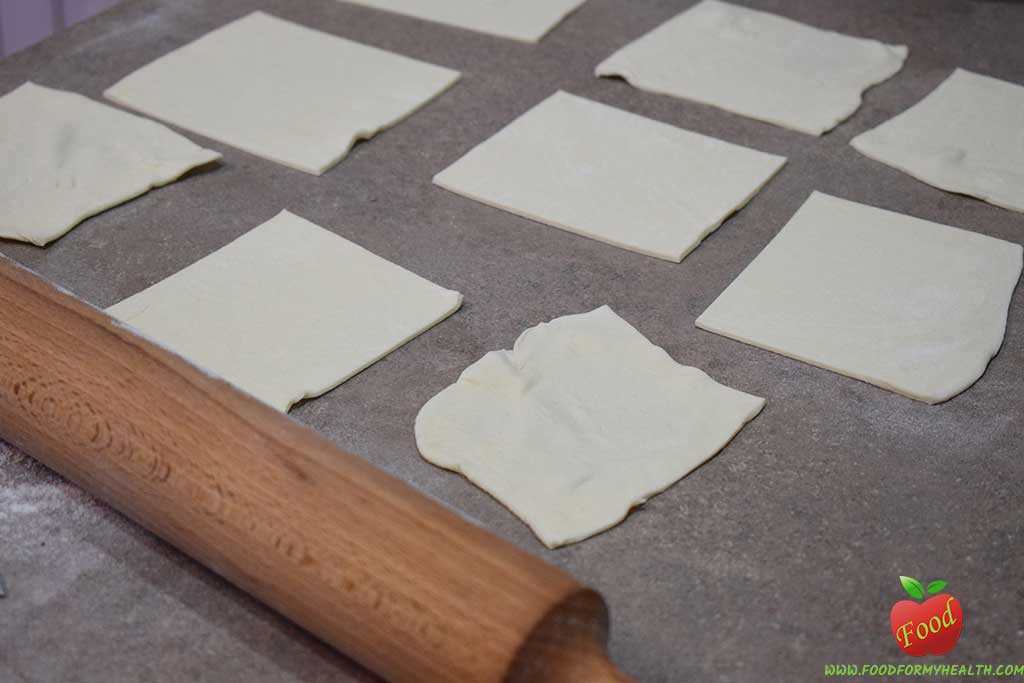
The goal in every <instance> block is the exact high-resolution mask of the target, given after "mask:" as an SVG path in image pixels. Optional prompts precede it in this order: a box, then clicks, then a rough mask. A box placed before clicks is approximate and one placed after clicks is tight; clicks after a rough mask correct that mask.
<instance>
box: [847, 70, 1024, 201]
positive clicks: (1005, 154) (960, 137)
mask: <svg viewBox="0 0 1024 683" xmlns="http://www.w3.org/2000/svg"><path fill="white" fill-rule="evenodd" d="M850 144H851V145H853V146H854V147H855V148H856V149H857V151H859V152H860V153H861V154H864V155H865V156H868V157H871V158H872V159H874V160H876V161H880V162H882V163H883V164H888V165H889V166H892V167H894V168H898V169H899V170H901V171H903V172H904V173H908V174H910V175H912V176H913V177H915V178H917V179H918V180H921V181H924V182H926V183H928V184H929V185H934V186H935V187H938V188H941V189H943V190H949V191H950V192H960V193H962V194H968V195H971V196H972V197H978V198H979V199H984V200H985V201H987V202H989V203H991V204H995V205H996V206H1001V207H1003V208H1004V209H1012V210H1014V211H1024V86H1021V85H1018V84H1016V83H1009V82H1007V81H1001V80H999V79H998V78H991V77H989V76H983V75H981V74H976V73H972V72H970V71H966V70H964V69H957V70H956V71H954V72H953V73H952V74H951V75H950V76H949V78H947V79H946V80H945V81H943V82H942V84H941V85H939V87H937V88H936V89H935V90H933V91H932V92H931V93H930V94H929V95H928V96H927V97H925V98H924V99H923V100H921V101H920V102H918V103H917V104H915V105H914V106H913V107H911V108H910V109H907V110H906V111H905V112H903V113H902V114H899V115H898V116H896V117H895V118H892V119H890V120H889V121H886V122H885V123H883V124H882V125H880V126H878V127H877V128H874V129H872V130H869V131H867V132H866V133H862V134H861V135H858V136H857V137H855V138H854V139H853V140H852V141H851V142H850Z"/></svg>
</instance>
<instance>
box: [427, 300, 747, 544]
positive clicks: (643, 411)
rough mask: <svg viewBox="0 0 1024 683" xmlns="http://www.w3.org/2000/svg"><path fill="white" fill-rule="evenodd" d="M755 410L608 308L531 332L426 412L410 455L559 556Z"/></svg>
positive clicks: (482, 363)
mask: <svg viewBox="0 0 1024 683" xmlns="http://www.w3.org/2000/svg"><path fill="white" fill-rule="evenodd" d="M763 406H764V399H761V398H758V397H756V396H751V395H750V394H745V393H743V392H741V391H736V390H735V389H730V388H728V387H725V386H722V385H721V384H718V383H717V382H715V381H714V380H712V379H711V378H710V377H708V376H707V375H706V374H704V373H703V372H701V371H700V370H698V369H697V368H692V367H687V366H684V365H680V364H678V363H676V362H675V361H674V360H672V358H671V357H670V356H669V355H668V354H667V353H666V352H665V351H664V350H663V349H661V348H659V347H657V346H655V345H654V344H652V343H651V342H649V341H647V339H646V338H645V337H644V336H643V335H642V334H640V333H639V332H638V331H637V330H636V329H634V328H633V327H632V326H630V325H629V323H627V322H625V321H624V320H622V318H620V317H618V316H617V315H615V313H614V312H613V311H612V310H611V309H610V308H608V307H607V306H604V307H602V308H599V309H597V310H595V311H592V312H590V313H584V314H581V315H568V316H565V317H562V318H557V319H555V320H552V321H551V322H550V323H545V324H542V325H538V326H537V327H534V328H531V329H529V330H527V331H526V332H524V333H523V334H522V335H521V336H520V337H519V339H518V340H516V343H515V348H514V349H513V350H512V351H494V352H491V353H488V354H487V355H486V356H484V357H483V358H482V359H480V360H479V361H477V362H476V363H474V364H473V365H471V366H469V367H468V368H466V370H465V371H464V372H463V373H462V376H461V377H459V381H458V382H456V383H455V384H453V385H451V386H450V387H448V388H447V389H445V390H444V391H442V392H441V393H439V394H438V395H437V396H435V397H434V398H432V399H431V400H430V401H429V402H428V403H427V404H426V405H425V406H423V409H422V410H421V411H420V413H419V415H418V416H417V418H416V444H417V446H418V447H419V450H420V453H421V454H422V455H423V457H424V458H426V459H427V460H429V461H430V462H432V463H434V464H436V465H439V466H441V467H445V468H447V469H450V470H454V471H456V472H461V473H462V474H464V475H465V476H466V477H467V478H469V479H470V480H471V481H472V482H473V483H475V484H476V485H478V486H480V487H481V488H483V489H484V490H486V491H487V492H488V493H490V494H491V495H493V496H494V497H495V498H497V499H498V500H499V501H501V502H502V503H503V504H505V505H506V506H507V507H508V508H509V509H511V510H512V512H514V513H515V514H516V515H517V516H518V517H519V518H520V519H522V520H523V521H524V522H526V524H528V525H529V526H530V528H531V529H533V531H534V533H535V534H537V536H538V537H539V538H540V540H541V541H543V542H544V543H545V544H546V545H547V546H548V547H551V548H555V547H558V546H561V545H565V544H568V543H574V542H576V541H581V540H583V539H585V538H588V537H589V536H592V535H594V534H596V533H599V532H601V531H604V530H605V529H608V528H610V527H612V526H614V525H616V524H618V523H619V522H621V521H622V520H623V519H624V518H625V517H626V515H627V514H628V512H629V510H630V509H631V508H632V507H633V506H635V505H639V504H640V503H643V502H644V501H646V500H647V499H648V498H650V497H651V496H653V495H654V494H656V493H658V492H660V491H663V490H665V489H666V488H668V487H669V486H671V485H672V484H673V483H675V482H676V481H678V480H679V479H680V478H681V477H683V476H684V475H686V474H687V473H688V472H690V471H691V470H693V469H694V468H695V467H697V466H698V465H700V464H701V463H702V462H704V461H705V460H707V459H708V458H710V457H711V456H713V455H714V454H715V453H717V452H718V451H719V450H720V449H721V448H722V447H724V446H725V445H726V444H727V443H728V442H729V441H730V440H731V439H732V437H733V436H734V435H735V434H736V433H737V432H738V431H739V430H740V429H741V428H742V427H743V425H744V424H746V423H747V422H748V421H750V420H752V419H753V418H754V417H755V416H756V415H757V414H758V413H759V412H760V411H761V408H762V407H763Z"/></svg>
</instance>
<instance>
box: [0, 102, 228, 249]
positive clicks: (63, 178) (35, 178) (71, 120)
mask: <svg viewBox="0 0 1024 683" xmlns="http://www.w3.org/2000/svg"><path fill="white" fill-rule="evenodd" d="M218 158H220V154H218V153H217V152H214V151H211V150H208V149H203V148H202V147H199V146H198V145H195V144H193V143H192V142H190V141H189V140H187V139H186V138H184V137H182V136H181V135H178V134H177V133H175V132H174V131H172V130H171V129H170V128H167V127H166V126H162V125H160V124H159V123H155V122H153V121H150V120H148V119H144V118H142V117H141V116H135V115H134V114H129V113H127V112H123V111H120V110H119V109H115V108H114V107H110V106H107V105H105V104H100V103H99V102H94V101H93V100H90V99H89V98H87V97H83V96H81V95H78V94H75V93H70V92H65V91H63V90H53V89H51V88H44V87H42V86H39V85H36V84H34V83H25V84H24V85H22V86H21V87H19V88H17V89H16V90H14V91H12V92H10V93H8V94H7V95H4V96H3V97H0V237H4V238H8V239H15V240H22V241H24V242H31V243H33V244H37V245H39V246H43V245H45V244H47V243H49V242H51V241H53V240H55V239H57V238H58V237H60V236H61V235H63V234H64V233H66V232H67V231H68V230H71V228H73V227H75V226H76V225H78V224H79V223H80V222H82V221H83V220H85V219H86V218H88V217H89V216H93V215H95V214H98V213H100V212H101V211H105V210H107V209H109V208H111V207H113V206H117V205H118V204H121V203H123V202H126V201H128V200H129V199H133V198H135V197H138V196H139V195H141V194H144V193H145V192H148V191H149V190H150V189H151V188H154V187H159V186H161V185H166V184H167V183H170V182H173V181H174V180H176V179H178V178H179V177H181V175H182V174H183V173H185V172H186V171H188V170H189V169H191V168H195V167H196V166H202V165H203V164H206V163H209V162H211V161H213V160H215V159H218Z"/></svg>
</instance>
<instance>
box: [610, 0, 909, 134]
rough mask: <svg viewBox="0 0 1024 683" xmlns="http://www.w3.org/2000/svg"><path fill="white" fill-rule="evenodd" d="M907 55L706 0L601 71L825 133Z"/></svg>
mask: <svg viewBox="0 0 1024 683" xmlns="http://www.w3.org/2000/svg"><path fill="white" fill-rule="evenodd" d="M907 52H908V51H907V48H906V46H903V45H886V44H884V43H880V42H878V41H877V40H869V39H865V38H855V37H853V36H847V35H844V34H841V33H836V32H834V31H825V30H822V29H818V28H815V27H813V26H808V25H807V24H802V23H800V22H797V21H793V20H791V19H787V18H785V17H780V16H777V15H774V14H769V13H767V12H761V11H757V10H752V9H747V8H745V7H739V6H737V5H732V4H729V3H726V2H720V1H719V0H704V1H703V2H701V3H699V4H697V5H695V6H693V7H691V8H690V9H688V10H686V11H684V12H682V13H681V14H679V15H677V16H676V17H675V18H673V19H670V20H669V21H667V22H665V23H664V24H662V25H661V26H659V27H658V28H656V29H654V30H653V31H651V32H650V33H648V34H646V35H644V36H641V37H640V38H639V39H637V40H635V41H633V42H632V43H630V44H628V45H626V46H625V47H623V48H622V49H620V50H619V51H618V52H616V53H614V54H613V55H612V56H611V57H609V58H608V59H606V60H605V61H604V62H602V63H601V64H600V65H599V66H598V67H597V75H598V76H621V77H622V78H624V79H626V80H627V81H628V82H629V83H631V84H632V85H634V86H636V87H637V88H641V89H643V90H649V91H651V92H655V93H660V94H664V95H672V96H674V97H682V98H686V99H689V100H694V101H696V102H701V103H703V104H710V105H713V106H716V107H719V108H721V109H725V110H726V111H731V112H734V113H736V114H741V115H743V116H749V117H750V118H754V119H758V120H760V121H766V122H768V123H773V124H775V125H778V126H784V127H786V128H791V129H793V130H797V131H801V132H803V133H809V134H811V135H821V134H822V133H824V132H826V131H828V130H831V129H832V128H834V127H835V126H836V125H838V124H839V123H841V122H842V121H844V120H846V119H847V118H849V117H850V116H851V115H852V114H853V113H854V112H855V111H857V109H858V108H859V107H860V104H861V94H862V93H863V92H864V91H865V90H866V89H867V88H869V87H870V86H872V85H875V84H877V83H881V82H882V81H885V80H887V79H888V78H890V77H892V76H893V75H894V74H896V73H897V72H898V71H899V70H900V69H901V68H903V62H904V61H905V60H906V58H907Z"/></svg>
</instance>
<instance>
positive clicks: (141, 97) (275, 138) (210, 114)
mask: <svg viewBox="0 0 1024 683" xmlns="http://www.w3.org/2000/svg"><path fill="white" fill-rule="evenodd" d="M458 78H459V74H458V72H457V71H451V70H449V69H444V68H442V67H439V66H434V65H432V64H426V63H424V62H420V61H416V60H414V59H409V58H408V57H403V56H401V55H397V54H394V53H392V52H387V51H384V50H379V49H377V48H374V47H369V46H367V45H362V44H360V43H355V42H352V41H350V40H345V39H343V38H338V37H337V36H333V35H329V34H327V33H323V32H320V31H315V30H313V29H310V28H306V27H305V26H300V25H298V24H293V23H292V22H289V21H284V20H283V19H278V18H277V17H273V16H271V15H269V14H264V13H262V12H253V13H252V14H250V15H248V16H245V17H243V18H241V19H238V20H237V21H234V22H232V23H230V24H228V25H226V26H222V27H221V28H219V29H217V30H215V31H212V32H210V33H208V34H206V35H205V36H203V37H202V38H199V39H198V40H196V41H195V42H193V43H189V44H188V45H186V46H184V47H182V48H179V49H177V50H175V51H173V52H171V53H170V54H167V55H164V56H163V57H161V58H160V59H157V60H156V61H154V62H152V63H151V64H148V65H147V66H144V67H142V68H141V69H139V70H138V71H136V72H134V73H132V74H131V75H129V76H127V77H126V78H124V79H123V80H121V81H120V82H118V83H116V84H115V85H114V86H112V87H111V88H110V89H108V90H107V91H106V93H104V95H105V96H106V97H107V98H109V99H111V100H113V101H115V102H117V103H119V104H122V105H124V106H126V107H131V108H133V109H137V110H139V111H141V112H144V113H146V114H149V115H150V116H155V117H156V118H159V119H163V120H165V121H169V122H171V123H173V124H175V125H179V126H182V127H183V128H188V129H189V130H193V131H196V132H197V133H200V134H202V135H206V136H207V137H210V138H213V139H215V140H220V141H221V142H225V143H227V144H229V145H232V146H234V147H237V148H239V149H242V150H245V151H247V152H249V153H251V154H255V155H257V156H261V157H264V158H266V159H270V160H271V161H276V162H278V163H282V164H285V165H287V166H291V167H293V168H296V169H298V170H300V171H305V172H307V173H313V174H316V175H320V174H321V173H323V172H324V171H326V170H327V169H329V168H330V167H331V166H334V165H335V164H336V163H338V161H340V160H341V159H342V158H343V157H344V156H345V154H347V153H348V150H349V149H350V148H351V146H352V145H353V144H354V143H355V142H356V140H360V139H367V138H370V137H372V136H373V135H374V134H376V133H377V132H378V131H380V130H382V129H384V128H387V127H389V126H392V125H394V124H396V123H398V122H399V121H401V120H402V119H404V118H405V117H406V116H408V115H410V114H411V113H413V112H414V111H416V110H417V109H419V108H420V107H421V106H423V105H424V104H426V103H427V102H428V101H430V100H431V99H433V98H434V97H436V96H437V95H438V94H440V93H441V92H443V91H444V90H446V89H447V88H448V87H449V86H451V85H452V84H453V83H454V82H455V81H456V80H458Z"/></svg>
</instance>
